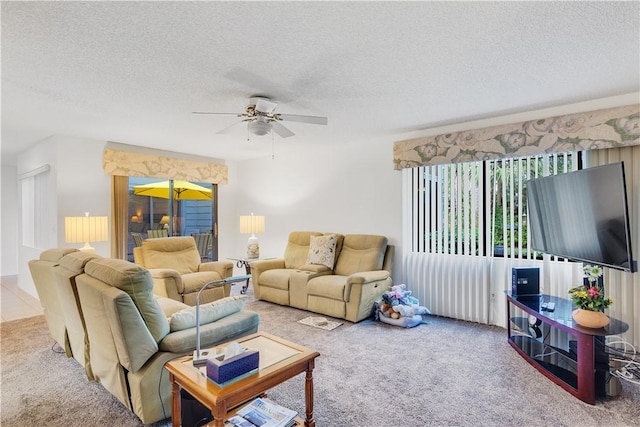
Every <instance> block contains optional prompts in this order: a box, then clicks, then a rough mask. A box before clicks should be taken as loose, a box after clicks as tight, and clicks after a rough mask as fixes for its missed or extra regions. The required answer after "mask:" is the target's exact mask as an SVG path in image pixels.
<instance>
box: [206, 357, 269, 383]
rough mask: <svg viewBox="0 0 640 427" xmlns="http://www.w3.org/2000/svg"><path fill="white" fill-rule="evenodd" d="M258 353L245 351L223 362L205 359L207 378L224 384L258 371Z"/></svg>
mask: <svg viewBox="0 0 640 427" xmlns="http://www.w3.org/2000/svg"><path fill="white" fill-rule="evenodd" d="M259 361H260V353H259V352H257V351H255V350H247V351H245V352H244V353H242V354H238V355H236V356H233V357H230V358H228V359H225V360H219V359H207V377H209V378H210V379H211V380H213V381H215V382H216V383H218V384H221V383H226V382H227V381H230V380H232V379H234V378H236V377H239V376H240V375H243V374H246V373H247V372H251V371H253V370H255V369H258V363H259Z"/></svg>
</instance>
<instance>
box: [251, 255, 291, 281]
mask: <svg viewBox="0 0 640 427" xmlns="http://www.w3.org/2000/svg"><path fill="white" fill-rule="evenodd" d="M276 268H285V266H284V259H283V258H274V259H264V260H262V261H253V262H252V263H251V280H252V282H253V284H254V286H255V284H256V283H259V282H258V277H260V274H262V273H264V272H265V271H267V270H274V269H276Z"/></svg>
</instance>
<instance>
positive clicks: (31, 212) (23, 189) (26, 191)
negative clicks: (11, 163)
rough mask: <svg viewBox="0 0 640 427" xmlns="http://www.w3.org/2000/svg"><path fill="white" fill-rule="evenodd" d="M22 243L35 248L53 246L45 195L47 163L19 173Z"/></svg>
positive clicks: (47, 190)
mask: <svg viewBox="0 0 640 427" xmlns="http://www.w3.org/2000/svg"><path fill="white" fill-rule="evenodd" d="M19 179H20V199H21V218H22V223H21V225H22V245H23V246H28V247H31V248H36V249H46V248H48V247H51V246H53V244H52V242H51V241H50V240H51V239H50V238H49V236H50V235H51V227H50V221H51V218H52V215H51V212H50V210H49V203H48V202H47V197H48V194H49V188H48V187H49V165H45V166H42V167H40V168H38V169H35V170H33V171H31V172H27V173H25V174H22V175H20V177H19Z"/></svg>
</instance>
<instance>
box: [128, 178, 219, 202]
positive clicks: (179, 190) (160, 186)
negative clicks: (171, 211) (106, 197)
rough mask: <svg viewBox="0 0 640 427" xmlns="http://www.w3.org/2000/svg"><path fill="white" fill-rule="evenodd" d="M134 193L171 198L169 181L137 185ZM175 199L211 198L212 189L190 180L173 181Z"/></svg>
mask: <svg viewBox="0 0 640 427" xmlns="http://www.w3.org/2000/svg"><path fill="white" fill-rule="evenodd" d="M133 194H135V195H137V196H149V197H160V198H162V199H168V198H169V181H160V182H152V183H150V184H143V185H136V186H135V187H133ZM173 200H211V189H210V188H205V187H202V186H201V185H198V184H193V183H191V182H189V181H181V180H174V181H173Z"/></svg>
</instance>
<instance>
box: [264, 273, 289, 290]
mask: <svg viewBox="0 0 640 427" xmlns="http://www.w3.org/2000/svg"><path fill="white" fill-rule="evenodd" d="M294 271H296V270H295V269H289V268H274V269H273V270H267V271H265V272H264V273H262V274H261V275H260V286H265V287H267V288H275V289H282V290H284V291H287V290H289V278H290V277H291V273H293V272H294Z"/></svg>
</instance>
